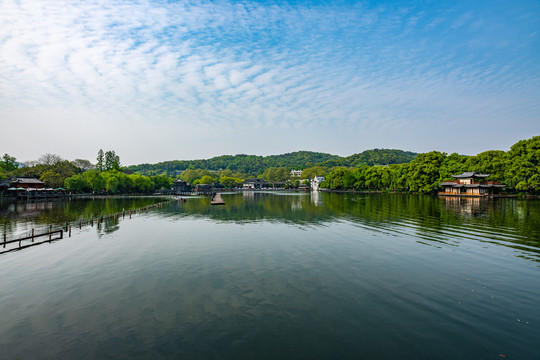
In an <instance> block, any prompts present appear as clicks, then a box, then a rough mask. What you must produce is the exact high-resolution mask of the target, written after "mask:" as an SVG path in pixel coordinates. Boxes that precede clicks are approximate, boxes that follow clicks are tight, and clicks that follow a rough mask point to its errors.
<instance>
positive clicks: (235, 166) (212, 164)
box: [128, 149, 417, 176]
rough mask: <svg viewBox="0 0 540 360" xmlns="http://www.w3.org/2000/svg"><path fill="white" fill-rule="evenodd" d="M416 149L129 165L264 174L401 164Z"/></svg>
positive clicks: (146, 171)
mask: <svg viewBox="0 0 540 360" xmlns="http://www.w3.org/2000/svg"><path fill="white" fill-rule="evenodd" d="M416 155H417V154H416V153H413V152H407V151H402V150H389V149H374V150H367V151H364V152H362V153H360V154H355V155H351V156H348V157H341V156H338V155H331V154H325V153H319V152H311V151H297V152H292V153H287V154H282V155H270V156H257V155H244V154H240V155H223V156H217V157H213V158H210V159H205V160H173V161H165V162H160V163H157V164H140V165H132V166H128V169H130V170H132V171H134V172H136V173H139V174H142V175H156V174H164V173H165V174H169V175H174V174H177V173H179V172H182V171H184V170H187V169H190V170H195V169H202V170H210V171H218V170H231V171H233V172H240V173H243V174H245V175H247V176H258V175H261V174H262V173H263V172H264V171H266V170H267V169H268V168H286V169H287V170H304V169H307V168H311V167H314V166H323V167H334V166H360V165H389V164H402V163H406V162H409V161H411V160H412V159H414V157H415V156H416Z"/></svg>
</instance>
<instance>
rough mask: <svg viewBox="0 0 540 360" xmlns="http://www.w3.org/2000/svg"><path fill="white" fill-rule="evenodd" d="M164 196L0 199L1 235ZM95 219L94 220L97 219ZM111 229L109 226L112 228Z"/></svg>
mask: <svg viewBox="0 0 540 360" xmlns="http://www.w3.org/2000/svg"><path fill="white" fill-rule="evenodd" d="M161 201H163V198H157V197H156V198H153V197H131V198H130V197H117V198H94V199H79V200H73V199H71V200H60V199H53V200H48V201H35V202H7V201H4V202H0V226H1V231H2V233H3V234H7V235H8V236H9V237H10V238H11V237H13V236H14V235H20V233H21V232H28V231H30V230H31V229H32V228H35V229H36V231H44V230H45V229H46V228H48V226H49V225H52V226H53V227H54V228H58V227H63V226H64V225H65V224H66V223H72V224H78V222H79V221H80V220H81V219H83V220H84V222H88V221H89V219H91V218H94V219H97V218H99V217H100V216H106V215H108V214H113V213H115V212H121V211H122V210H124V209H125V210H126V211H129V210H130V209H137V208H141V207H145V206H148V205H152V204H155V203H156V202H161ZM96 221H97V220H96ZM111 229H112V228H111Z"/></svg>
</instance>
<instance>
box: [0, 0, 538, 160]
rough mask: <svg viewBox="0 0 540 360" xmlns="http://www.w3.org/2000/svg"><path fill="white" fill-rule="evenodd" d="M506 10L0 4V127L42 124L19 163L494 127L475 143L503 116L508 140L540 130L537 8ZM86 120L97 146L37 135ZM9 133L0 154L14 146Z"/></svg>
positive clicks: (353, 141)
mask: <svg viewBox="0 0 540 360" xmlns="http://www.w3.org/2000/svg"><path fill="white" fill-rule="evenodd" d="M500 6H501V7H502V8H500V9H495V10H493V9H491V11H489V12H488V11H486V9H484V8H482V7H478V8H475V9H469V8H467V7H465V6H464V5H463V4H462V6H461V8H460V7H459V6H457V7H454V8H437V7H435V6H432V7H426V8H422V9H418V8H403V7H401V8H400V7H397V6H394V5H392V4H383V5H381V6H378V7H370V6H368V5H366V4H362V3H360V4H359V5H356V6H351V5H343V4H317V3H311V4H308V5H298V6H293V5H282V4H281V3H279V4H278V3H276V4H271V3H270V4H269V3H264V4H259V3H251V2H249V3H242V2H228V1H222V2H217V3H213V2H212V3H211V2H178V3H164V2H160V1H155V2H154V1H135V2H131V1H81V2H77V1H69V2H68V1H66V2H61V1H54V2H48V1H44V2H41V1H40V2H34V1H29V2H25V1H21V2H16V1H4V2H2V3H1V4H0V10H1V11H0V27H1V28H2V29H5V31H3V34H2V35H0V116H1V118H2V120H1V121H2V126H3V127H4V128H5V127H6V125H7V124H15V123H18V122H22V123H24V124H27V125H28V126H29V128H31V129H33V128H39V129H42V125H40V124H42V123H44V122H46V123H47V124H48V125H49V126H48V127H47V128H46V129H42V130H43V131H40V132H39V133H36V132H35V131H33V130H31V129H30V130H29V132H28V133H29V134H30V135H31V136H32V137H33V138H32V143H33V144H36V147H35V148H33V149H32V150H28V149H27V150H24V151H23V150H20V152H21V154H20V155H18V157H19V158H21V157H25V156H26V157H34V158H37V157H38V156H39V155H40V154H41V153H44V152H51V151H56V152H59V153H61V154H63V155H64V156H66V157H70V154H71V153H74V155H73V157H82V156H84V157H90V158H91V157H92V156H93V154H94V153H95V152H96V150H97V149H98V148H99V147H105V148H114V149H116V151H117V153H119V154H121V155H122V156H123V158H124V159H127V161H126V160H124V162H128V163H134V162H141V161H159V160H165V159H180V158H194V157H199V158H200V157H206V156H212V155H217V154H222V153H236V152H242V153H246V152H247V153H257V154H263V153H280V152H286V151H294V150H299V149H307V150H315V151H327V152H332V153H340V154H351V153H354V152H360V151H362V150H365V149H367V148H370V147H402V148H404V149H411V150H416V151H427V150H430V149H433V148H436V149H440V150H447V149H446V148H450V146H451V145H452V144H455V140H449V139H447V138H446V137H447V136H445V135H442V134H441V129H445V130H444V133H445V134H446V135H451V136H459V134H460V133H462V132H463V128H464V127H470V128H471V129H472V130H473V131H476V132H477V133H478V134H480V133H481V132H484V133H487V136H491V137H492V138H493V136H494V135H496V136H495V139H497V140H498V141H499V142H491V143H488V144H486V145H484V146H488V147H495V148H496V147H497V144H498V143H500V141H501V140H503V139H505V136H508V133H505V132H500V130H497V128H498V127H502V126H504V125H505V124H506V123H507V122H508V121H509V119H510V118H512V119H513V121H516V122H517V123H518V124H519V125H520V126H521V128H522V131H521V132H520V131H517V130H516V131H514V132H513V133H512V134H511V136H512V137H511V138H509V139H507V140H504V142H503V146H504V145H509V144H512V143H513V142H515V140H516V138H522V137H524V136H525V137H529V136H532V135H536V134H537V133H538V131H539V130H540V126H539V124H538V123H539V122H538V121H537V120H538V119H539V115H540V107H539V105H538V104H539V103H540V102H539V101H538V100H539V99H538V98H539V90H540V89H539V85H538V84H539V83H540V82H539V81H538V80H539V74H540V72H539V70H540V66H539V65H538V61H537V60H538V56H539V53H540V51H539V40H538V35H536V33H535V32H534V29H536V28H537V27H538V20H536V19H538V18H539V17H538V16H536V17H534V16H530V14H531V12H533V13H534V12H536V14H537V15H539V12H540V11H539V9H538V6H537V5H535V4H532V5H531V7H530V8H526V9H521V10H520V9H513V10H512V12H511V13H510V15H505V11H507V10H508V9H505V8H503V6H504V5H500ZM497 10H499V11H497ZM527 14H529V16H528V15H527ZM518 23H519V29H518V30H516V29H515V25H516V24H518ZM478 24H481V25H478ZM510 29H512V30H510ZM507 30H508V31H509V35H505V34H506V31H507ZM494 35H496V38H495V39H494ZM535 120H536V121H535ZM488 122H489V124H491V125H490V126H488V128H487V130H486V126H487V124H488ZM47 129H48V130H47ZM81 129H82V130H84V131H85V136H88V137H89V138H91V139H93V140H85V141H83V142H82V143H81V145H80V147H77V144H76V142H75V147H74V148H72V147H70V146H72V144H73V143H74V142H73V141H68V140H58V144H57V145H54V146H51V145H50V144H48V143H47V141H46V140H44V139H43V135H44V134H60V135H61V139H64V138H65V139H67V138H69V137H70V136H73V134H78V133H80V130H81ZM5 134H6V133H4V134H3V135H2V139H1V140H2V143H3V144H4V145H5V149H4V148H3V149H2V150H3V151H4V152H10V151H11V152H12V153H15V152H14V151H12V150H11V149H19V148H20V146H19V145H18V144H17V142H15V141H14V140H12V139H9V138H8V136H6V135H5ZM40 135H41V136H40ZM478 136H480V137H481V135H478ZM473 138H474V137H473V136H471V135H464V136H463V135H462V136H461V137H459V138H458V139H459V141H463V142H464V143H463V146H465V149H466V150H465V151H469V152H475V151H482V147H481V146H479V145H476V147H474V146H470V145H466V144H467V143H468V142H469V143H470V140H471V139H473ZM141 145H144V146H142V147H141ZM437 145H439V146H437ZM55 146H56V147H55ZM467 146H468V148H467ZM51 147H52V148H53V149H51ZM499 148H500V147H499ZM149 149H151V150H149ZM453 150H454V151H463V150H461V145H460V146H459V147H458V146H454V149H453ZM484 150H485V149H484ZM124 154H125V155H124ZM16 155H17V154H16Z"/></svg>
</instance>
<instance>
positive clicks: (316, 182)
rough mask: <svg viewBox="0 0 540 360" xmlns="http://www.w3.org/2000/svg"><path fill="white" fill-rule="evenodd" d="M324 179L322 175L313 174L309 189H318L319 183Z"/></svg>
mask: <svg viewBox="0 0 540 360" xmlns="http://www.w3.org/2000/svg"><path fill="white" fill-rule="evenodd" d="M323 181H324V177H323V176H315V177H314V178H313V180H311V183H310V185H311V190H315V191H318V190H319V189H320V188H321V183H322V182H323Z"/></svg>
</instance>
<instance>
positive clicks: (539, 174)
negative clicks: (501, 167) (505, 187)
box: [505, 136, 540, 192]
mask: <svg viewBox="0 0 540 360" xmlns="http://www.w3.org/2000/svg"><path fill="white" fill-rule="evenodd" d="M505 178H506V179H507V181H508V182H509V183H510V184H511V185H513V186H514V187H515V188H516V190H519V191H531V192H537V191H539V190H540V136H535V137H533V138H531V139H528V140H521V141H518V142H517V143H515V144H514V145H512V147H511V148H510V151H509V152H508V158H507V163H506V170H505Z"/></svg>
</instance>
